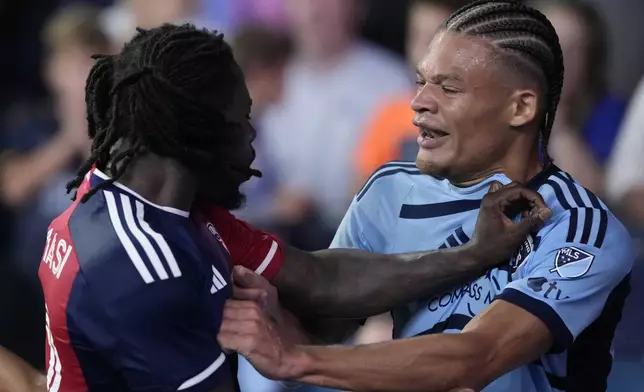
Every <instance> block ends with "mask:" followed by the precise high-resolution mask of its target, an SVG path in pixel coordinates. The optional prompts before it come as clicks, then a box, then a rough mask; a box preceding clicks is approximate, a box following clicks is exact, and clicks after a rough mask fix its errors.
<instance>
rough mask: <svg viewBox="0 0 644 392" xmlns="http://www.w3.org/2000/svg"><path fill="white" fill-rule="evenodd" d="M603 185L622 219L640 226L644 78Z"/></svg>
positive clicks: (642, 216)
mask: <svg viewBox="0 0 644 392" xmlns="http://www.w3.org/2000/svg"><path fill="white" fill-rule="evenodd" d="M607 174H608V175H607V177H606V189H607V192H608V197H609V200H610V201H611V202H612V203H613V204H615V205H616V206H618V207H619V208H620V209H621V211H622V213H623V216H624V218H625V219H627V220H630V223H631V224H633V225H635V226H637V227H638V228H640V229H641V228H642V227H644V79H642V82H640V84H639V86H638V88H637V90H636V91H635V93H634V94H633V98H632V101H631V104H630V107H629V109H628V114H627V116H626V119H625V120H624V124H623V126H622V129H621V130H620V133H619V135H618V138H617V142H616V144H615V151H614V153H613V156H612V159H611V162H610V165H609V167H608V173H607Z"/></svg>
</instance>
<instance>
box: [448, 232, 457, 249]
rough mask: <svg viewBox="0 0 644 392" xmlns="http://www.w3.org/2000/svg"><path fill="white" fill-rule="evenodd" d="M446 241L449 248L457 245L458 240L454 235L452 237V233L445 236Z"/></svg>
mask: <svg viewBox="0 0 644 392" xmlns="http://www.w3.org/2000/svg"><path fill="white" fill-rule="evenodd" d="M447 243H448V244H449V246H450V248H453V247H455V246H458V245H459V243H458V241H456V237H454V234H452V235H450V236H449V237H447Z"/></svg>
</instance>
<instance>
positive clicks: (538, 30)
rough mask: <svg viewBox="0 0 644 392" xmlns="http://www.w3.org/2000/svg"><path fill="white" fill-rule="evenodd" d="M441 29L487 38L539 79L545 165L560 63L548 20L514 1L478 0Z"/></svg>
mask: <svg viewBox="0 0 644 392" xmlns="http://www.w3.org/2000/svg"><path fill="white" fill-rule="evenodd" d="M442 29H443V30H447V31H455V32H458V33H462V34H466V35H471V36H477V37H484V38H487V39H489V40H490V41H491V42H492V44H493V45H495V46H496V47H497V48H498V49H499V50H500V51H501V52H502V53H504V54H507V55H509V56H511V57H512V59H513V60H516V61H517V62H518V64H519V65H520V66H522V67H523V68H524V69H525V70H526V71H528V72H529V73H531V74H534V75H536V77H537V78H538V79H542V80H543V83H545V86H543V87H544V90H545V91H544V92H545V93H546V96H547V103H548V106H547V108H545V116H544V120H543V124H542V125H541V133H540V135H541V149H542V155H543V159H544V163H545V165H546V166H547V165H549V164H550V163H552V159H551V158H550V156H549V154H548V141H549V139H550V133H551V132H552V126H553V124H554V120H555V115H556V113H557V106H558V105H559V99H560V97H561V89H562V87H563V78H564V64H563V54H562V52H561V45H560V44H559V37H558V36H557V33H556V31H555V29H554V27H553V26H552V24H551V23H550V21H549V20H548V19H547V18H546V17H545V16H544V15H543V14H542V13H541V12H539V11H537V10H536V9H534V8H530V7H528V6H526V5H523V4H521V3H519V2H518V1H513V0H478V1H474V2H472V3H470V4H468V5H466V6H464V7H462V8H460V9H459V10H457V11H456V12H455V13H454V14H452V15H451V16H450V17H449V18H448V19H447V20H446V21H445V22H444V23H443V27H442ZM543 83H541V84H543Z"/></svg>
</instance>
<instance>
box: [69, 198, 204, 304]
mask: <svg viewBox="0 0 644 392" xmlns="http://www.w3.org/2000/svg"><path fill="white" fill-rule="evenodd" d="M167 217H170V219H171V220H172V215H170V214H168V213H165V214H164V215H162V214H159V213H158V211H156V210H155V208H154V207H153V206H150V205H148V204H146V202H144V201H143V200H141V199H138V198H137V197H135V196H133V195H131V194H128V193H127V192H119V191H118V190H116V189H112V188H111V189H109V190H103V191H100V192H98V193H96V194H95V195H93V196H92V197H91V198H89V200H87V201H86V202H85V203H80V204H79V205H78V206H77V208H76V210H75V211H74V213H73V214H72V215H71V217H70V220H69V232H70V235H71V239H72V241H73V243H74V246H75V248H76V254H77V259H78V263H79V270H80V273H81V275H82V277H83V279H84V280H85V281H86V283H87V284H88V285H90V286H92V287H93V289H94V291H96V292H99V293H105V294H110V295H116V296H118V295H120V294H123V293H127V292H133V291H137V290H139V289H141V288H142V287H144V286H147V285H154V284H156V283H158V282H163V281H168V280H172V279H180V278H182V277H184V276H185V275H186V274H188V275H192V274H194V273H195V266H196V263H195V262H191V260H190V259H191V255H192V254H193V252H191V251H190V249H188V248H187V247H188V246H189V245H190V242H189V241H181V239H182V238H183V237H184V236H183V235H182V234H181V228H180V226H182V224H181V222H182V221H184V220H186V219H187V218H185V217H177V219H176V221H172V222H168V221H166V218H167ZM168 227H172V228H173V230H168V229H167V228H168ZM119 293H120V294H119Z"/></svg>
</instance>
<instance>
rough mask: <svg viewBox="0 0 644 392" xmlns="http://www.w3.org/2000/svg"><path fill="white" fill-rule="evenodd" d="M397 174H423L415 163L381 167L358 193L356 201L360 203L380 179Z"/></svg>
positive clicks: (388, 164) (386, 164)
mask: <svg viewBox="0 0 644 392" xmlns="http://www.w3.org/2000/svg"><path fill="white" fill-rule="evenodd" d="M397 173H407V174H411V175H420V174H422V173H421V172H420V170H418V168H417V167H416V164H415V163H412V162H398V161H395V162H389V163H385V164H384V165H382V166H380V167H379V168H378V169H377V170H376V171H375V172H374V173H373V174H372V175H371V177H369V179H368V180H367V182H365V184H364V185H363V186H362V189H360V191H359V192H358V195H357V196H356V199H357V200H358V201H360V199H362V198H363V197H364V195H365V194H367V192H368V191H369V188H371V186H372V185H373V184H374V183H375V182H376V180H378V179H379V178H383V177H388V176H392V175H394V174H397Z"/></svg>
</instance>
